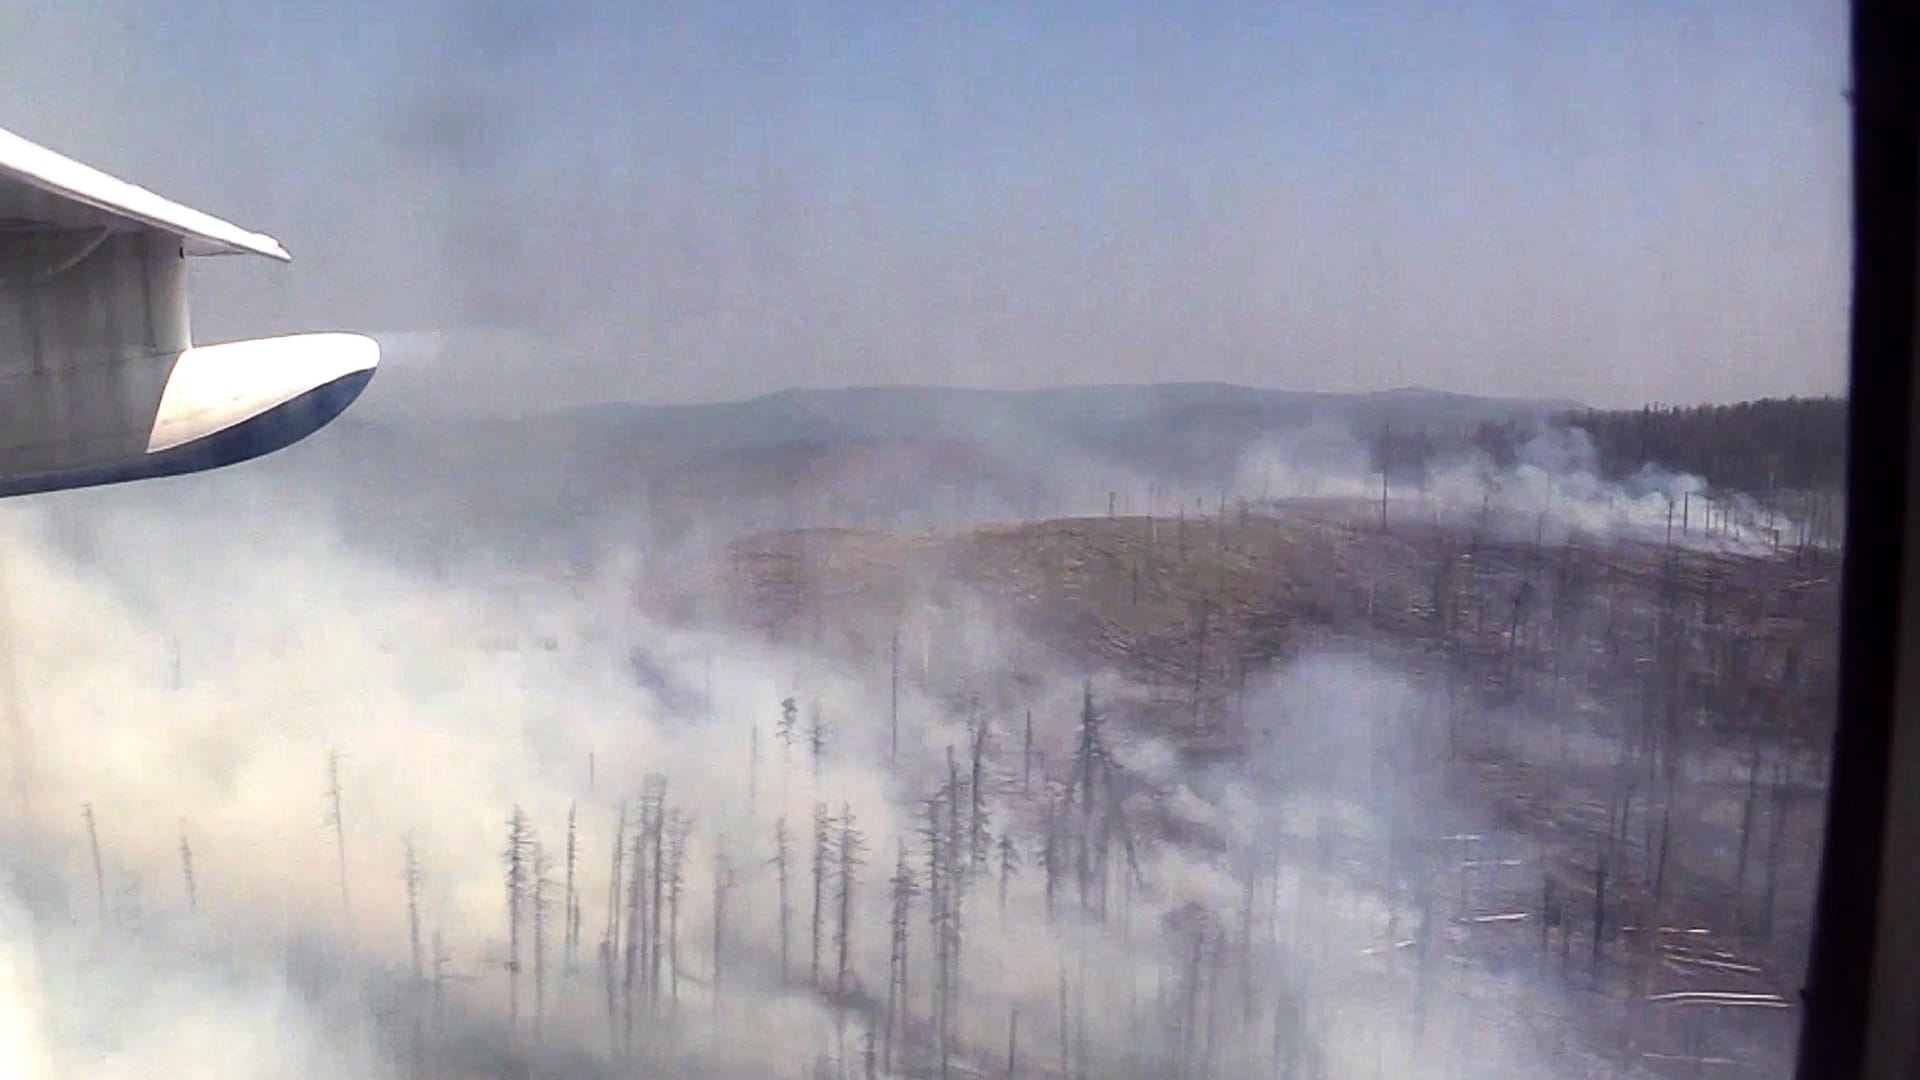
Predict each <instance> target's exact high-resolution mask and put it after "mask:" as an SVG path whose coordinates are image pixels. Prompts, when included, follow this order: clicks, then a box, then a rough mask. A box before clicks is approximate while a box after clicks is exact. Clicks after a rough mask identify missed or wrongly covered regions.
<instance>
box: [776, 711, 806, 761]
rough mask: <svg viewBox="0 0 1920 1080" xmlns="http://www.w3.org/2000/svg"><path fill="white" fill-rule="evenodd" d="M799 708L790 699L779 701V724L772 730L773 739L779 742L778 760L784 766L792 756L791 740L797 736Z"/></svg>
mask: <svg viewBox="0 0 1920 1080" xmlns="http://www.w3.org/2000/svg"><path fill="white" fill-rule="evenodd" d="M799 721H800V706H799V704H798V703H797V702H795V701H794V700H793V699H792V698H790V697H789V698H781V699H780V723H779V724H777V725H776V726H775V727H774V729H773V737H774V738H776V739H778V740H780V760H781V763H782V764H785V763H786V762H787V761H789V760H790V759H791V758H792V756H793V740H794V738H795V736H797V735H798V734H799V731H798V725H799Z"/></svg>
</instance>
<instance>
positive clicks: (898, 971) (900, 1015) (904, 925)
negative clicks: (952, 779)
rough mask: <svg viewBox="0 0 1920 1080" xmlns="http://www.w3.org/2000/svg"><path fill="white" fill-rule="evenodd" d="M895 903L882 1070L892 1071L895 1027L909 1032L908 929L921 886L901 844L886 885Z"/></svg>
mask: <svg viewBox="0 0 1920 1080" xmlns="http://www.w3.org/2000/svg"><path fill="white" fill-rule="evenodd" d="M887 886H888V889H889V892H890V895H891V897H892V900H893V910H892V914H891V916H890V918H889V919H888V924H887V925H888V929H889V930H890V931H891V934H892V936H891V941H890V949H889V952H888V958H887V1018H886V1025H885V1027H884V1029H883V1033H882V1035H881V1040H882V1043H883V1047H882V1050H881V1054H880V1058H881V1063H882V1065H881V1067H882V1068H884V1069H886V1070H887V1071H888V1072H892V1071H893V1030H894V1025H895V1023H896V1022H897V1023H899V1025H900V1027H901V1029H902V1030H903V1031H904V1030H905V1028H906V1012H907V1003H908V1002H909V1001H910V1000H911V998H910V996H909V986H910V984H909V983H908V982H907V929H908V925H909V919H910V918H911V917H912V914H913V897H914V895H915V894H916V893H917V892H919V885H918V883H917V882H915V881H914V879H913V870H912V868H911V867H909V866H908V865H907V845H906V843H905V842H904V841H902V842H901V843H900V844H899V845H898V849H897V852H896V854H895V857H894V869H893V877H892V878H890V879H889V880H888V881H887Z"/></svg>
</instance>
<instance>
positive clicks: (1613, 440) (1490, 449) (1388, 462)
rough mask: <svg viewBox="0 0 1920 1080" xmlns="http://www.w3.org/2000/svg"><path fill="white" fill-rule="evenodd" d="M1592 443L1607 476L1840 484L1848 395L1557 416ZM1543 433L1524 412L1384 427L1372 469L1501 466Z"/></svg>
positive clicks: (1415, 472)
mask: <svg viewBox="0 0 1920 1080" xmlns="http://www.w3.org/2000/svg"><path fill="white" fill-rule="evenodd" d="M1552 423H1554V424H1555V425H1559V426H1563V427H1568V428H1577V429H1579V430H1580V431H1583V432H1585V433H1586V434H1587V437H1588V438H1589V439H1590V440H1591V441H1592V443H1593V449H1594V455H1595V465H1596V466H1597V468H1598V470H1599V472H1600V473H1601V475H1603V476H1605V477H1607V478H1608V479H1614V480H1618V479H1622V478H1624V477H1628V476H1631V475H1633V474H1634V473H1637V472H1639V471H1640V470H1641V469H1643V468H1645V467H1647V466H1653V467H1656V468H1660V469H1665V470H1668V471H1672V472H1684V473H1691V474H1693V475H1695V476H1699V477H1701V478H1702V479H1704V480H1706V481H1707V483H1708V484H1710V485H1712V486H1713V487H1715V488H1720V489H1731V490H1738V491H1745V492H1749V493H1752V494H1762V493H1765V492H1768V491H1772V490H1775V489H1782V488H1786V489H1800V490H1811V489H1833V488H1838V487H1839V486H1841V484H1842V482H1843V481H1844V480H1845V476H1846V447H1847V439H1846V435H1847V402H1846V399H1845V398H1839V397H1820V398H1763V399H1760V400H1757V401H1743V402H1739V403H1737V404H1733V405H1693V406H1666V405H1647V406H1643V407H1642V408H1639V409H1620V410H1597V409H1587V410H1582V411H1578V412H1564V413H1559V414H1556V415H1555V416H1554V417H1553V419H1552ZM1537 433H1538V428H1537V427H1536V426H1534V425H1533V424H1532V423H1530V422H1527V421H1521V420H1507V421H1487V422H1483V423H1481V424H1479V425H1478V426H1477V427H1475V428H1474V429H1473V430H1471V431H1453V432H1447V431H1438V432H1436V431H1430V430H1401V431H1395V430H1393V429H1391V428H1382V429H1380V430H1378V431H1376V432H1374V433H1373V436H1372V438H1371V440H1370V441H1371V449H1372V454H1373V468H1374V469H1375V470H1379V469H1381V468H1383V467H1384V468H1385V469H1386V470H1387V471H1388V472H1389V474H1391V475H1392V476H1394V477H1395V478H1396V479H1398V478H1409V479H1417V478H1418V477H1419V476H1420V475H1421V474H1422V473H1424V472H1425V470H1426V468H1427V467H1428V466H1429V465H1430V464H1431V463H1433V462H1434V461H1436V460H1439V459H1443V458H1446V457H1450V456H1454V455H1457V454H1460V453H1462V452H1464V451H1468V450H1479V451H1481V452H1484V453H1485V454H1486V455H1487V456H1488V457H1490V458H1492V459H1493V461H1494V462H1495V464H1497V465H1500V466H1502V467H1505V466H1510V465H1512V464H1513V463H1514V462H1515V461H1516V460H1517V459H1518V457H1519V454H1520V449H1521V447H1522V446H1524V445H1525V444H1526V442H1527V441H1528V440H1529V439H1531V438H1533V437H1534V436H1535V435H1536V434H1537Z"/></svg>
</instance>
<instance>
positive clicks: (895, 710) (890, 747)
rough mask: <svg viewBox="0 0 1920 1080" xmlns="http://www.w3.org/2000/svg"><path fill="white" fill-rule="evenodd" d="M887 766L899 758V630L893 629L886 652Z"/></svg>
mask: <svg viewBox="0 0 1920 1080" xmlns="http://www.w3.org/2000/svg"><path fill="white" fill-rule="evenodd" d="M888 657H889V662H888V667H889V676H888V703H887V764H888V765H889V766H891V765H893V763H894V762H895V761H897V760H899V758H900V629H899V628H898V627H895V628H894V631H893V644H892V646H891V648H890V649H889V652H888Z"/></svg>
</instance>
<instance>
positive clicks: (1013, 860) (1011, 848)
mask: <svg viewBox="0 0 1920 1080" xmlns="http://www.w3.org/2000/svg"><path fill="white" fill-rule="evenodd" d="M1019 876H1020V846H1019V845H1018V844H1015V843H1014V842H1013V830H1012V829H1011V828H1009V829H1007V830H1006V831H1005V832H1002V833H1001V834H1000V914H1002V915H1005V914H1006V913H1007V885H1008V883H1009V882H1011V881H1012V880H1013V879H1014V878H1016V877H1019Z"/></svg>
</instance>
